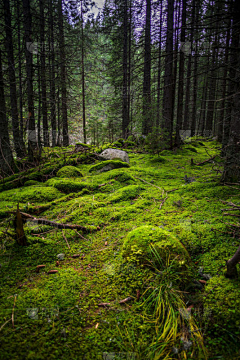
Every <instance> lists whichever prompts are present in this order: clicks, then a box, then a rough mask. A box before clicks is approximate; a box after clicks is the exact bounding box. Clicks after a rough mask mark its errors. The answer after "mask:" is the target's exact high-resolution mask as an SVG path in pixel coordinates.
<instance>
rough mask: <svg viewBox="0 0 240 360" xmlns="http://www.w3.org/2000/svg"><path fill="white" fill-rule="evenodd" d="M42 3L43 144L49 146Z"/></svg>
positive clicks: (41, 6) (42, 4) (42, 9)
mask: <svg viewBox="0 0 240 360" xmlns="http://www.w3.org/2000/svg"><path fill="white" fill-rule="evenodd" d="M39 5H40V41H41V46H40V48H41V53H40V58H41V88H42V119H43V144H44V146H49V133H48V116H47V90H46V77H45V73H46V56H45V16H44V6H45V5H46V4H45V0H39Z"/></svg>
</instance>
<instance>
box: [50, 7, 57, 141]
mask: <svg viewBox="0 0 240 360" xmlns="http://www.w3.org/2000/svg"><path fill="white" fill-rule="evenodd" d="M49 28H50V36H49V54H50V61H49V63H50V64H49V65H50V92H49V98H50V111H51V127H52V147H55V146H56V141H57V139H56V138H57V136H56V135H57V134H56V129H57V127H56V104H55V101H56V86H55V48H54V32H53V9H52V0H49Z"/></svg>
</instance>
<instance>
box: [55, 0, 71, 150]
mask: <svg viewBox="0 0 240 360" xmlns="http://www.w3.org/2000/svg"><path fill="white" fill-rule="evenodd" d="M58 29H59V45H60V74H61V95H62V133H63V146H68V145H69V136H68V117H67V87H66V57H65V38H64V29H63V13H62V0H58Z"/></svg>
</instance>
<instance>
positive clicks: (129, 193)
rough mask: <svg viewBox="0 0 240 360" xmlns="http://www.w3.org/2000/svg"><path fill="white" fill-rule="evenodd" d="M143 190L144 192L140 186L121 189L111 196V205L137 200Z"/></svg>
mask: <svg viewBox="0 0 240 360" xmlns="http://www.w3.org/2000/svg"><path fill="white" fill-rule="evenodd" d="M141 190H142V187H141V186H138V185H129V186H126V187H124V188H121V189H119V190H117V191H115V193H113V194H112V195H111V196H110V201H111V203H115V202H118V201H126V200H131V199H135V198H136V197H137V196H138V195H139V193H140V191H141Z"/></svg>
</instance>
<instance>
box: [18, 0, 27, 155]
mask: <svg viewBox="0 0 240 360" xmlns="http://www.w3.org/2000/svg"><path fill="white" fill-rule="evenodd" d="M19 2H20V0H17V1H16V6H17V18H18V19H19V18H20V11H19V5H20V4H19ZM17 23H18V76H19V80H18V83H19V89H18V91H19V113H20V138H21V139H23V146H24V153H26V149H25V144H24V137H23V134H24V131H23V91H22V59H21V30H20V21H18V22H17Z"/></svg>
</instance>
